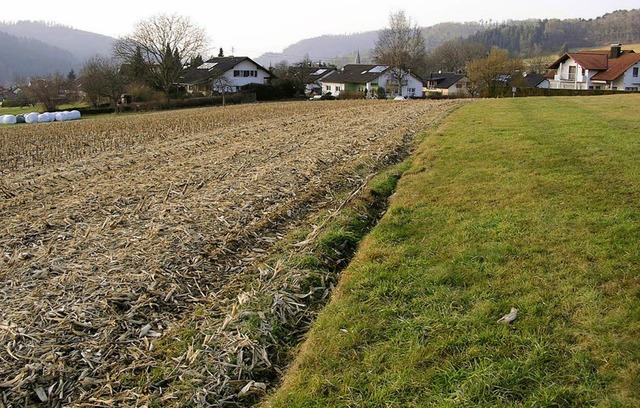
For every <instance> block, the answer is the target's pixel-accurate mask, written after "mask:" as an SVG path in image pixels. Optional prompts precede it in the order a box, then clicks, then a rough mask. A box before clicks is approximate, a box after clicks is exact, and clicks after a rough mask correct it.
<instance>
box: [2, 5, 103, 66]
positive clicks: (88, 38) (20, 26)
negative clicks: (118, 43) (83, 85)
mask: <svg viewBox="0 0 640 408" xmlns="http://www.w3.org/2000/svg"><path fill="white" fill-rule="evenodd" d="M1 17H2V16H1V15H0V18H1ZM0 31H1V32H5V33H7V34H11V35H13V36H16V37H22V38H31V39H34V40H39V41H42V42H43V43H46V44H49V45H51V46H53V47H58V48H62V49H63V50H67V51H69V52H70V53H71V54H73V56H74V57H75V58H76V59H78V60H80V61H84V60H86V59H88V58H90V57H93V56H94V55H96V54H102V55H108V54H110V53H111V49H112V47H113V43H114V41H115V39H114V38H112V37H108V36H106V35H102V34H96V33H91V32H88V31H83V30H77V29H75V28H72V27H67V26H64V25H60V24H55V23H47V22H44V21H18V22H12V23H7V22H0Z"/></svg>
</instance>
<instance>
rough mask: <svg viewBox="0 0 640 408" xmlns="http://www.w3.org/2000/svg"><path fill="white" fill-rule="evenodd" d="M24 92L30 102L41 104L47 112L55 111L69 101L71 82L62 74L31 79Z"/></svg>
mask: <svg viewBox="0 0 640 408" xmlns="http://www.w3.org/2000/svg"><path fill="white" fill-rule="evenodd" d="M23 92H24V93H25V95H26V96H27V98H28V99H29V100H31V101H35V102H37V103H41V104H42V106H43V107H44V109H45V110H47V111H55V110H56V109H57V108H58V106H59V105H61V104H63V103H66V102H68V101H69V95H70V92H69V81H67V80H66V79H65V78H64V77H63V76H62V75H61V74H60V73H57V74H52V75H49V76H46V77H37V78H31V81H30V83H29V86H28V87H26V88H25V89H23Z"/></svg>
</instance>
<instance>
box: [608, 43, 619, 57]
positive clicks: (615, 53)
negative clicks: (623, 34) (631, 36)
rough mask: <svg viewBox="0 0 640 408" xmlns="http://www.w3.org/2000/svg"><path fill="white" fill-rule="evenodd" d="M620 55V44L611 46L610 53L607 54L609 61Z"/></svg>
mask: <svg viewBox="0 0 640 408" xmlns="http://www.w3.org/2000/svg"><path fill="white" fill-rule="evenodd" d="M620 55H622V44H611V52H610V53H609V59H616V58H618V57H619V56H620Z"/></svg>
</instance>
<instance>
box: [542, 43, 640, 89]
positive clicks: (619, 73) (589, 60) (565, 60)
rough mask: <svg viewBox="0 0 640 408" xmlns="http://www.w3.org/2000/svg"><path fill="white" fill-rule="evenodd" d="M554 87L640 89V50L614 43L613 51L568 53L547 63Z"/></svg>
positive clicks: (548, 75) (549, 77)
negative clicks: (623, 47)
mask: <svg viewBox="0 0 640 408" xmlns="http://www.w3.org/2000/svg"><path fill="white" fill-rule="evenodd" d="M547 68H548V69H549V70H550V71H549V73H548V74H547V75H546V78H548V79H549V84H550V87H551V88H553V89H612V90H620V91H637V90H639V89H640V73H639V71H640V54H637V53H635V52H634V51H633V50H622V46H621V44H612V45H611V49H610V50H609V51H606V50H602V51H601V50H585V51H578V52H572V53H566V54H564V55H563V56H561V57H560V58H558V59H557V60H556V61H554V62H553V63H551V64H550V65H549V66H548V67H547Z"/></svg>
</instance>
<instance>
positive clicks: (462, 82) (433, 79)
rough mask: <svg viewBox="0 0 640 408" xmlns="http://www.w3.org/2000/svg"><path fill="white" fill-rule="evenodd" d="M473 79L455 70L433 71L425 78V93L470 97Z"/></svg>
mask: <svg viewBox="0 0 640 408" xmlns="http://www.w3.org/2000/svg"><path fill="white" fill-rule="evenodd" d="M470 85H471V81H470V80H469V78H467V76H466V75H464V74H456V73H454V72H432V73H431V74H429V77H428V78H426V79H425V80H424V89H425V93H426V94H427V95H429V94H430V93H431V94H433V93H436V94H441V95H442V96H451V97H459V98H460V97H469V96H471V92H470V91H469V88H470Z"/></svg>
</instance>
